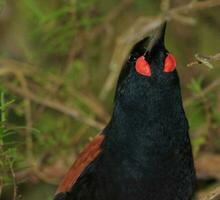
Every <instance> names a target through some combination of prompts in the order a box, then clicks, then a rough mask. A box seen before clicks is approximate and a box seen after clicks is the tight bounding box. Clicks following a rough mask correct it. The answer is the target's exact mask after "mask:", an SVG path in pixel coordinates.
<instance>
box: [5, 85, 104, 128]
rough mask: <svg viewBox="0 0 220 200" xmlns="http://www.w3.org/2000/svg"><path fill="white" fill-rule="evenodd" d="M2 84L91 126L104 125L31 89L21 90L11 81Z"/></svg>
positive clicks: (24, 96)
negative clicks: (38, 94) (40, 95)
mask: <svg viewBox="0 0 220 200" xmlns="http://www.w3.org/2000/svg"><path fill="white" fill-rule="evenodd" d="M4 85H5V86H6V88H7V89H9V90H11V91H12V92H14V93H16V94H17V95H19V96H21V97H23V98H27V99H30V100H31V101H33V102H35V103H37V104H40V105H43V106H46V107H48V108H51V109H53V110H56V111H58V112H60V113H63V114H65V115H68V116H70V117H72V118H74V119H76V120H78V121H80V122H83V123H85V124H87V125H89V126H91V127H93V128H96V129H98V130H101V129H102V128H103V127H104V124H102V123H100V122H97V121H95V120H94V119H92V118H89V117H86V116H84V115H83V114H81V113H80V112H79V111H77V110H76V109H73V108H71V107H68V106H65V105H63V104H62V103H60V102H58V101H53V100H51V99H47V98H43V97H39V96H37V95H35V94H34V93H32V92H31V91H26V90H23V89H22V88H18V87H16V86H14V85H13V84H11V83H6V82H5V83H4Z"/></svg>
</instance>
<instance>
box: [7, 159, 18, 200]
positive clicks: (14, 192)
mask: <svg viewBox="0 0 220 200" xmlns="http://www.w3.org/2000/svg"><path fill="white" fill-rule="evenodd" d="M8 162H9V169H10V172H11V176H12V183H13V200H16V199H17V183H16V177H15V172H14V169H13V163H12V161H10V159H8Z"/></svg>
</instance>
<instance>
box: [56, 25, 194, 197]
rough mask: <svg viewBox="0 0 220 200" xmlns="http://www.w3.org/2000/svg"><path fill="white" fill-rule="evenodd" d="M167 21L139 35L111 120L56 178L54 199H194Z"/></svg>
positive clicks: (125, 66)
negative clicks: (151, 31) (167, 45)
mask: <svg viewBox="0 0 220 200" xmlns="http://www.w3.org/2000/svg"><path fill="white" fill-rule="evenodd" d="M165 33H166V22H164V23H162V24H161V25H160V27H159V28H157V30H155V32H154V33H153V34H152V35H151V36H149V37H145V38H144V39H141V40H140V41H138V42H137V43H136V44H135V45H134V46H133V48H131V51H130V53H129V55H128V57H127V58H126V61H125V62H124V64H123V66H122V69H121V73H120V75H119V78H118V82H117V86H116V92H115V98H114V107H113V112H112V116H111V119H110V120H109V123H108V124H107V125H106V127H105V128H104V129H103V131H102V132H101V133H100V134H98V135H97V136H96V137H95V138H94V139H93V140H92V141H91V142H90V143H89V144H88V146H86V147H85V149H84V150H83V151H82V153H81V154H80V155H79V157H78V159H76V161H75V163H74V164H73V165H72V167H71V168H70V170H69V171H68V172H67V174H66V176H65V177H64V179H63V181H61V183H60V185H59V186H58V189H57V191H56V193H55V195H54V196H55V197H54V200H191V199H192V198H193V196H194V193H195V189H196V175H195V168H194V160H193V155H192V146H191V141H190V137H189V124H188V120H187V118H186V115H185V111H184V108H183V102H182V96H181V88H180V80H179V76H178V73H177V69H176V65H177V62H176V59H175V57H174V55H173V54H172V53H170V52H169V51H168V50H167V49H166V47H165Z"/></svg>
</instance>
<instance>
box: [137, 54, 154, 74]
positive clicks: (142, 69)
mask: <svg viewBox="0 0 220 200" xmlns="http://www.w3.org/2000/svg"><path fill="white" fill-rule="evenodd" d="M135 69H136V71H137V72H138V73H139V74H141V75H143V76H151V70H150V65H149V63H148V62H147V61H146V60H145V58H144V56H141V57H139V58H138V59H137V61H136V64H135Z"/></svg>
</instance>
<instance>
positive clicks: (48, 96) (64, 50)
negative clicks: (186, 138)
mask: <svg viewBox="0 0 220 200" xmlns="http://www.w3.org/2000/svg"><path fill="white" fill-rule="evenodd" d="M219 9H220V1H219V0H205V1H196V0H191V1H190V0H181V1H180V0H172V1H169V0H162V1H160V0H138V1H135V0H105V1H101V0H83V1H79V0H47V1H45V0H19V1H16V0H0V94H1V97H0V102H1V105H0V109H1V122H0V123H1V124H0V125H1V128H0V199H1V200H15V199H22V200H30V199H31V200H38V199H45V200H51V199H52V196H53V193H54V191H55V188H56V186H57V184H58V182H59V181H60V180H61V178H62V177H63V175H64V173H65V172H66V170H67V169H68V168H69V167H70V165H71V164H72V162H73V160H74V159H75V157H76V156H77V155H78V153H79V152H80V151H81V150H82V148H83V147H84V145H85V144H86V143H87V142H88V141H89V140H90V139H91V138H92V137H94V136H95V135H96V134H97V133H99V132H100V130H101V129H102V128H103V127H104V126H105V124H106V123H107V122H108V120H109V118H110V115H111V111H112V107H113V96H114V90H115V84H116V80H117V76H118V74H119V71H120V68H121V66H122V64H123V62H124V60H125V59H126V57H127V54H128V52H129V50H130V48H131V46H132V45H133V44H134V43H135V42H136V41H138V40H139V39H141V38H142V37H143V36H146V35H149V34H151V32H152V30H153V29H154V28H156V27H158V26H159V25H160V23H161V21H162V20H163V19H164V18H166V19H167V20H169V23H168V30H167V38H166V44H167V48H168V49H169V50H170V51H171V52H172V53H173V54H174V55H175V57H176V59H177V62H178V71H179V76H180V79H181V84H182V94H183V99H184V107H185V110H186V114H187V117H188V120H189V123H190V136H191V139H192V145H193V153H194V157H195V162H196V168H197V176H198V192H197V194H198V195H200V196H203V195H204V194H205V193H206V192H207V191H209V190H211V189H212V188H215V187H217V186H218V185H219V184H220V91H219V88H220V65H219V64H220V62H219V60H220V20H219V18H220V14H219Z"/></svg>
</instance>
